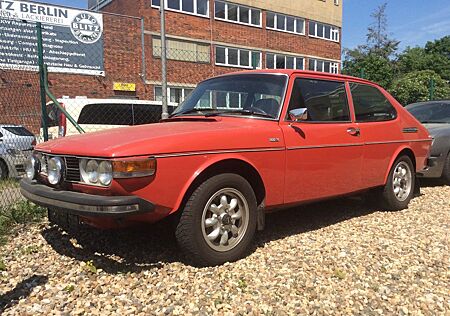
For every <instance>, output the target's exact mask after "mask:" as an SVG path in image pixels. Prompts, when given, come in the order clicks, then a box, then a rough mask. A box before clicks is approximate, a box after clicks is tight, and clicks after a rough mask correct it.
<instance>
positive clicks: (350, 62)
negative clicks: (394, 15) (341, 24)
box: [342, 3, 400, 88]
mask: <svg viewBox="0 0 450 316" xmlns="http://www.w3.org/2000/svg"><path fill="white" fill-rule="evenodd" d="M386 7H387V4H386V3H384V4H383V5H381V6H379V7H378V8H377V9H376V10H375V11H374V12H373V13H372V14H371V17H372V18H373V19H374V22H373V23H372V24H371V25H370V26H369V27H368V29H367V36H366V44H364V45H359V46H357V47H356V48H355V49H344V61H343V67H342V72H343V73H344V74H348V75H351V76H357V77H361V76H362V75H363V77H364V78H366V79H369V80H372V81H375V82H377V83H379V84H380V85H381V86H383V87H384V88H389V87H390V85H391V83H392V79H393V74H394V64H393V63H392V61H391V58H392V56H393V55H394V53H395V52H396V51H397V49H398V45H399V43H400V42H398V41H396V40H395V39H393V38H390V36H389V34H388V32H387V29H388V27H387V25H388V24H387V16H386Z"/></svg>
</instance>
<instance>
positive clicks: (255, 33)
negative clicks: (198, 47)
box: [0, 0, 341, 130]
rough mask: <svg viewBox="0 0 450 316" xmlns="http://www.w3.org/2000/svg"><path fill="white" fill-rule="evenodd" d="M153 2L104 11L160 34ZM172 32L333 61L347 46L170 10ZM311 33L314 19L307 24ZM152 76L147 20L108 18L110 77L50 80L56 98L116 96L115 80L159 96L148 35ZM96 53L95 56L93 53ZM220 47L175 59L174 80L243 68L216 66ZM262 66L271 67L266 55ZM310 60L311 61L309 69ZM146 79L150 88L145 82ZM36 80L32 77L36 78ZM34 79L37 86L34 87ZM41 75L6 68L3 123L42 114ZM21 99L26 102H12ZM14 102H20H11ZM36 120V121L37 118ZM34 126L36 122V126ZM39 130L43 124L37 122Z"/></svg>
mask: <svg viewBox="0 0 450 316" xmlns="http://www.w3.org/2000/svg"><path fill="white" fill-rule="evenodd" d="M150 3H151V1H150V0H115V1H113V2H112V3H111V4H110V5H108V6H107V7H105V8H104V9H103V11H104V12H112V13H121V14H126V15H132V16H136V17H141V16H143V17H144V21H145V30H146V31H147V33H149V32H153V33H159V30H160V15H159V10H158V9H155V8H152V7H151V5H150ZM213 10H214V6H213V5H210V16H211V17H213V16H214V11H213ZM166 18H167V22H166V25H167V30H166V32H167V34H168V35H169V36H179V37H184V38H191V39H199V40H202V41H206V42H208V43H213V42H224V43H229V46H234V45H241V46H248V47H254V48H260V49H262V50H263V51H266V50H270V51H284V52H287V53H291V54H295V55H313V56H318V57H322V58H328V59H337V60H339V59H340V54H341V45H340V43H334V42H331V41H326V40H321V39H315V38H310V37H308V36H302V35H294V34H288V33H283V32H277V31H271V30H266V29H265V25H264V24H265V20H266V18H265V12H264V11H263V15H262V23H263V28H256V27H250V26H244V25H239V24H234V23H228V22H223V21H217V20H215V19H214V18H202V17H198V16H191V15H187V14H183V13H177V12H172V11H166ZM305 26H306V30H305V32H306V34H308V29H307V28H308V21H306V23H305ZM145 41H146V45H145V56H146V60H145V62H146V69H147V71H146V73H145V76H142V58H141V55H142V51H141V20H140V18H132V17H124V16H117V15H111V14H106V13H105V14H104V66H105V72H106V75H105V76H87V75H72V74H60V73H51V74H50V75H49V81H50V86H51V90H52V91H53V93H54V94H55V96H56V97H62V96H70V97H74V96H80V95H81V96H87V97H91V98H107V97H110V96H113V95H115V94H120V93H118V92H114V91H113V83H114V82H132V83H135V84H136V86H137V92H136V96H138V97H139V98H140V99H150V100H153V98H154V95H153V94H154V85H159V82H160V81H161V60H160V59H159V58H156V57H153V52H152V35H150V34H146V35H145ZM92 53H95V52H92ZM214 53H215V51H214V45H211V61H210V63H209V64H200V63H192V62H182V61H173V60H169V61H168V65H167V69H168V81H169V82H171V83H178V84H181V85H189V86H192V85H195V84H196V83H198V82H199V81H201V80H204V79H206V78H209V77H211V76H214V75H220V74H224V73H228V72H233V71H239V70H242V69H240V68H230V67H222V66H216V65H215V64H214V60H215V58H214ZM262 56H263V60H262V65H263V67H264V66H265V54H264V53H263V55H262ZM306 65H308V59H306V60H305V66H306ZM144 77H145V79H146V80H147V84H145V83H144V80H143V79H144ZM31 78H32V79H31ZM29 81H32V83H31V85H29V84H28V82H29ZM38 84H39V82H38V76H37V74H35V73H30V72H17V71H14V72H13V71H4V70H0V102H1V103H0V118H2V121H3V122H12V123H14V122H19V121H20V120H22V121H23V117H22V118H18V116H14V115H13V114H12V111H11V108H14V113H16V114H17V113H22V112H24V113H30V112H31V113H38V112H39V90H38ZM11 87H16V88H17V90H16V94H17V95H16V96H13V97H10V98H8V93H9V94H11V92H10V89H11ZM11 100H20V101H17V102H16V101H11ZM11 102H13V103H14V104H10V103H11ZM34 121H36V120H34ZM30 124H31V123H30ZM32 125H33V129H34V130H36V129H38V127H39V124H37V125H36V123H32Z"/></svg>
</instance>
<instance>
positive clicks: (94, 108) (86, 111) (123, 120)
mask: <svg viewBox="0 0 450 316" xmlns="http://www.w3.org/2000/svg"><path fill="white" fill-rule="evenodd" d="M78 124H99V125H133V108H132V105H131V104H88V105H86V106H85V107H84V108H83V110H81V113H80V116H79V118H78Z"/></svg>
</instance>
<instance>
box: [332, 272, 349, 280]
mask: <svg viewBox="0 0 450 316" xmlns="http://www.w3.org/2000/svg"><path fill="white" fill-rule="evenodd" d="M334 276H335V277H336V278H338V279H339V280H343V279H345V277H346V276H347V275H346V273H345V272H344V271H342V270H340V269H336V270H334Z"/></svg>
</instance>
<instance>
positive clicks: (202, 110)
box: [169, 108, 214, 118]
mask: <svg viewBox="0 0 450 316" xmlns="http://www.w3.org/2000/svg"><path fill="white" fill-rule="evenodd" d="M212 110H214V109H195V108H194V109H189V110H185V111H181V112H179V113H173V114H172V115H170V116H169V118H172V117H176V116H180V115H184V114H191V113H200V115H205V114H204V113H203V112H204V111H212Z"/></svg>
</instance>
